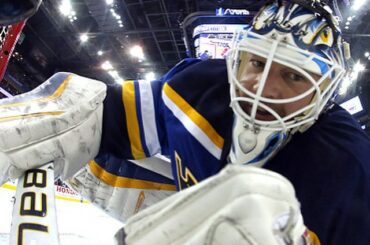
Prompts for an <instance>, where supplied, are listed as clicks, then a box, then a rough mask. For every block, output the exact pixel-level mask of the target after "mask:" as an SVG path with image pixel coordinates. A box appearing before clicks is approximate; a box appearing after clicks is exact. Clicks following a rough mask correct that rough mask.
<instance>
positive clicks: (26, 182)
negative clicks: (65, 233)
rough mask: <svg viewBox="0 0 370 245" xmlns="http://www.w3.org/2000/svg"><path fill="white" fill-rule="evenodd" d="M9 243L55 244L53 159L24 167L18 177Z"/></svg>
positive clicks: (56, 239) (56, 230) (21, 244)
mask: <svg viewBox="0 0 370 245" xmlns="http://www.w3.org/2000/svg"><path fill="white" fill-rule="evenodd" d="M10 244H11V245H23V244H41V245H43V244H45V245H50V244H53V245H54V244H59V239H58V227H57V221H56V210H55V191H54V164H53V163H49V164H46V165H44V166H42V167H40V168H37V169H30V170H27V171H26V172H25V174H24V175H23V176H22V177H20V178H19V179H18V185H17V191H16V197H15V203H14V208H13V220H12V227H11V233H10Z"/></svg>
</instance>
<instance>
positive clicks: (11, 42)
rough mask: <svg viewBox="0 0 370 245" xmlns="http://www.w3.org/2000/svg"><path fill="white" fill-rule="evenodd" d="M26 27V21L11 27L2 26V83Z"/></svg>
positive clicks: (0, 49)
mask: <svg viewBox="0 0 370 245" xmlns="http://www.w3.org/2000/svg"><path fill="white" fill-rule="evenodd" d="M24 25H25V21H21V22H19V23H17V24H14V25H10V26H0V81H2V80H3V77H4V74H5V71H6V67H7V65H8V62H9V59H10V57H11V56H12V53H13V50H14V47H15V44H16V43H17V40H18V38H19V36H20V34H21V31H22V29H23V27H24Z"/></svg>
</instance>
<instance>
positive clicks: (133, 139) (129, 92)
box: [122, 81, 146, 159]
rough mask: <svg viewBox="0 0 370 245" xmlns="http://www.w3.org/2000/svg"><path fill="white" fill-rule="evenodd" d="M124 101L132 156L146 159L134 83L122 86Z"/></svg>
mask: <svg viewBox="0 0 370 245" xmlns="http://www.w3.org/2000/svg"><path fill="white" fill-rule="evenodd" d="M122 101H123V106H124V108H125V114H126V125H127V132H128V137H129V139H130V144H131V153H132V156H133V157H134V159H141V158H145V157H146V156H145V152H144V150H143V146H142V143H141V138H140V129H139V122H138V120H137V113H136V101H135V86H134V81H127V82H124V83H123V84H122Z"/></svg>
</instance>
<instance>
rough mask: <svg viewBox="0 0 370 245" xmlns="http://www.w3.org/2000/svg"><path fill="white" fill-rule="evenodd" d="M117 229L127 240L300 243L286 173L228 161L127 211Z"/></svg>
mask: <svg viewBox="0 0 370 245" xmlns="http://www.w3.org/2000/svg"><path fill="white" fill-rule="evenodd" d="M123 229H124V232H125V235H126V239H125V243H124V244H128V245H131V244H135V245H140V244H143V245H144V244H145V245H148V244H161V245H165V244H171V245H175V244H258V245H275V244H276V245H277V244H280V245H281V244H300V240H301V239H302V238H301V237H302V235H303V234H304V231H305V230H306V227H305V226H304V224H303V219H302V216H301V213H300V207H299V203H298V201H297V199H296V198H295V192H294V189H293V186H292V185H291V184H290V182H289V181H288V180H287V179H285V178H284V177H282V176H281V175H279V174H277V173H274V172H271V171H268V170H264V169H259V168H256V167H250V166H236V165H229V166H228V167H226V169H225V170H223V171H221V172H220V173H219V174H218V175H216V176H214V177H211V178H209V179H207V180H205V181H203V182H201V183H199V184H198V185H195V186H193V187H191V188H188V189H186V190H184V191H180V192H179V193H177V194H175V195H173V196H171V197H169V198H167V199H165V200H164V201H162V202H160V203H158V204H156V205H154V206H152V207H149V208H148V209H146V210H143V211H142V212H140V213H138V214H137V215H135V216H133V217H132V218H130V219H129V220H128V222H127V224H126V225H125V226H124V228H123ZM120 235H122V232H120V233H118V234H117V236H116V237H117V239H119V238H118V237H119V236H120Z"/></svg>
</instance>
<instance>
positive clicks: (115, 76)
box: [108, 70, 123, 84]
mask: <svg viewBox="0 0 370 245" xmlns="http://www.w3.org/2000/svg"><path fill="white" fill-rule="evenodd" d="M108 74H109V75H110V76H111V77H112V78H113V79H114V81H115V82H116V83H118V84H121V83H122V81H123V78H122V77H121V76H120V75H119V74H118V71H116V70H112V71H108Z"/></svg>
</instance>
